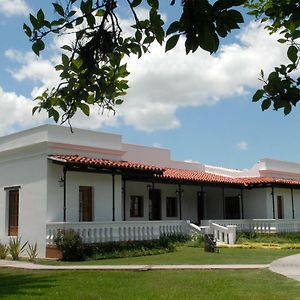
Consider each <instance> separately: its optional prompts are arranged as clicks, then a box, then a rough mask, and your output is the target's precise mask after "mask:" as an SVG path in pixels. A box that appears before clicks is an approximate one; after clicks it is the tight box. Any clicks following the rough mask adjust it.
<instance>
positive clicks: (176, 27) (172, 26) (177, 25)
mask: <svg viewBox="0 0 300 300" xmlns="http://www.w3.org/2000/svg"><path fill="white" fill-rule="evenodd" d="M179 29H180V23H179V22H178V21H175V22H173V23H171V24H170V26H169V28H168V29H167V32H166V35H170V34H172V33H174V32H176V31H178V30H179Z"/></svg>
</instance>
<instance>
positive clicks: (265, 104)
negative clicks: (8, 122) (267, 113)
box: [261, 99, 272, 111]
mask: <svg viewBox="0 0 300 300" xmlns="http://www.w3.org/2000/svg"><path fill="white" fill-rule="evenodd" d="M271 103H272V102H271V100H270V99H265V100H264V101H263V102H262V104H261V109H262V110H263V111H264V110H266V109H268V108H269V107H270V106H271Z"/></svg>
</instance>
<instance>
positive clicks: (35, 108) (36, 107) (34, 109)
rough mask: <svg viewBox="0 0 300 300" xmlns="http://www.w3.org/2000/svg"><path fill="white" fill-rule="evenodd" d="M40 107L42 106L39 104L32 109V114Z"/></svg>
mask: <svg viewBox="0 0 300 300" xmlns="http://www.w3.org/2000/svg"><path fill="white" fill-rule="evenodd" d="M38 109H40V107H39V106H35V107H34V108H33V109H32V115H34V114H35V112H36V111H37V110H38Z"/></svg>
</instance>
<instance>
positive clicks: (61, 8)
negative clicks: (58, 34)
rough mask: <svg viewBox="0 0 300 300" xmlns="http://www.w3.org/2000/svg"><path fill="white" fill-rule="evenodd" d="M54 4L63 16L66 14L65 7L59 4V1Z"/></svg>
mask: <svg viewBox="0 0 300 300" xmlns="http://www.w3.org/2000/svg"><path fill="white" fill-rule="evenodd" d="M52 5H53V6H54V9H55V11H56V12H57V13H58V14H59V15H61V16H62V17H64V16H65V11H64V9H63V7H62V6H61V5H59V4H58V3H52Z"/></svg>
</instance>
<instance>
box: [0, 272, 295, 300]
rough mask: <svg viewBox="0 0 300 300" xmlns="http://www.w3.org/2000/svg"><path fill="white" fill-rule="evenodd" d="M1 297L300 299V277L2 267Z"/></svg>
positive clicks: (259, 273) (228, 273)
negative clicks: (39, 269)
mask: <svg viewBox="0 0 300 300" xmlns="http://www.w3.org/2000/svg"><path fill="white" fill-rule="evenodd" d="M0 298H3V299H6V300H12V299H17V300H23V299H42V300H43V299H51V300H59V299H64V300H65V299H74V300H76V299H80V300H83V299H84V300H89V299H109V300H114V299H122V300H123V299H124V300H126V299H130V300H132V299H134V300H142V299H145V300H146V299H149V300H150V299H151V300H152V299H155V300H156V299H158V300H160V299H170V300H171V299H172V300H173V299H188V300H193V299H202V300H203V299H214V300H219V299H226V300H228V299H243V300H245V299H256V300H257V299H264V300H266V299H289V300H293V299H300V282H297V281H294V280H291V279H288V278H285V277H283V276H280V275H278V274H274V273H272V272H270V271H268V270H239V271H233V270H214V271H212V270H209V271H140V272H116V271H114V272H107V271H106V272H100V271H25V270H11V269H0Z"/></svg>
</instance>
